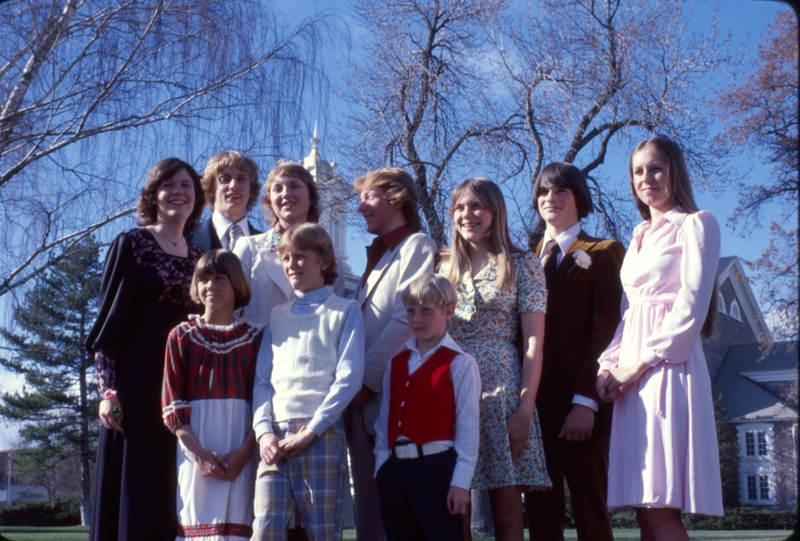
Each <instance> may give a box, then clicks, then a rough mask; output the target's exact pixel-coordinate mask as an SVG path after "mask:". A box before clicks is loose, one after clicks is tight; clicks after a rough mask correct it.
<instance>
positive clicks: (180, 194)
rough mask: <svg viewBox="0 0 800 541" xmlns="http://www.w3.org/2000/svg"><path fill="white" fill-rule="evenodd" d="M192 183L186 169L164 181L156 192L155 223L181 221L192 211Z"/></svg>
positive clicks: (193, 196) (193, 195)
mask: <svg viewBox="0 0 800 541" xmlns="http://www.w3.org/2000/svg"><path fill="white" fill-rule="evenodd" d="M194 198H195V193H194V182H193V181H192V177H191V176H190V175H189V173H188V172H187V171H186V169H180V170H179V171H178V172H177V173H175V174H174V175H172V176H171V177H169V178H168V179H166V180H164V181H163V182H162V183H161V184H160V185H159V186H158V189H157V190H156V204H157V206H158V208H157V214H156V215H157V221H158V222H163V221H166V220H173V219H178V218H180V219H183V220H186V218H188V217H189V215H190V214H191V213H192V211H193V210H194Z"/></svg>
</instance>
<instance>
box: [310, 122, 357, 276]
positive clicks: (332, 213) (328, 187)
mask: <svg viewBox="0 0 800 541" xmlns="http://www.w3.org/2000/svg"><path fill="white" fill-rule="evenodd" d="M309 141H310V142H311V151H310V152H309V153H308V156H306V157H305V158H303V166H304V167H305V168H306V169H308V172H309V173H311V176H312V177H313V178H314V182H315V183H316V184H317V192H318V193H319V206H320V209H321V210H322V216H320V219H319V225H321V226H322V227H324V228H325V231H327V232H328V235H330V236H331V240H333V247H334V249H335V250H336V253H337V254H338V255H339V257H340V258H341V259H342V262H343V263H344V266H345V268H344V269H341V270H342V272H346V273H347V272H350V269H349V266H348V265H347V220H346V215H347V204H346V200H347V196H348V195H349V186H348V185H347V184H346V183H345V182H344V179H343V178H342V175H340V174H339V172H338V171H337V170H336V164H335V162H331V163H328V162H327V161H325V159H324V158H323V157H322V156H321V155H320V153H319V144H320V143H321V142H322V140H321V139H320V138H319V137H317V123H316V122H315V123H314V135H312V136H311V138H310V139H309Z"/></svg>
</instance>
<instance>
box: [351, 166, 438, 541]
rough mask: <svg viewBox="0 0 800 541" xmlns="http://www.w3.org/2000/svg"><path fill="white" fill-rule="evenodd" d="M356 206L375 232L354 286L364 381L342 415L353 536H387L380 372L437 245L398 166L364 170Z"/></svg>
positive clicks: (366, 539) (403, 330) (375, 540)
mask: <svg viewBox="0 0 800 541" xmlns="http://www.w3.org/2000/svg"><path fill="white" fill-rule="evenodd" d="M353 187H354V188H355V191H356V192H357V193H358V194H359V197H360V198H361V204H360V205H359V206H358V211H359V212H360V213H361V215H362V216H363V217H364V220H365V221H366V225H367V231H369V232H370V233H372V234H373V235H376V237H375V240H374V242H373V243H372V245H370V246H369V247H367V268H366V270H365V271H364V275H363V276H362V278H361V282H360V283H359V285H358V289H357V290H356V302H358V304H359V306H361V314H362V316H363V318H364V337H365V348H364V352H365V353H364V382H363V385H362V386H361V390H360V391H359V392H358V394H356V396H355V398H353V401H352V402H351V403H350V407H348V408H347V412H346V431H347V446H348V448H349V451H350V462H351V465H352V468H353V483H354V485H355V499H356V539H357V540H358V541H381V540H382V539H385V535H384V531H383V524H382V522H381V512H380V504H379V501H378V486H377V484H376V483H375V479H374V478H373V474H374V471H375V455H374V454H373V449H374V448H375V421H376V420H377V418H378V412H379V410H380V399H381V390H382V386H383V375H384V372H385V370H386V365H387V364H388V363H389V359H391V358H392V357H393V356H394V354H395V353H397V350H398V349H399V348H400V347H401V346H402V345H403V344H404V343H405V342H407V341H408V340H409V339H410V338H411V337H412V336H414V334H413V333H412V332H411V329H410V328H409V326H408V318H407V317H406V307H405V305H404V304H403V300H402V298H401V294H402V292H403V290H404V289H405V288H406V287H407V286H408V284H410V283H411V282H412V281H413V280H414V279H415V278H417V277H419V276H422V275H423V274H426V273H429V272H433V261H434V256H435V254H436V243H435V242H434V240H433V239H432V238H430V237H429V236H428V235H425V234H424V233H421V232H420V229H422V224H421V223H420V219H419V211H418V203H417V201H418V198H417V190H416V187H415V186H414V180H413V179H412V178H411V176H410V175H409V174H408V173H407V172H405V171H404V170H403V169H400V168H399V167H389V168H384V169H378V170H376V171H370V172H368V173H367V174H365V175H364V176H362V177H360V178H359V179H357V180H356V181H355V183H354V184H353Z"/></svg>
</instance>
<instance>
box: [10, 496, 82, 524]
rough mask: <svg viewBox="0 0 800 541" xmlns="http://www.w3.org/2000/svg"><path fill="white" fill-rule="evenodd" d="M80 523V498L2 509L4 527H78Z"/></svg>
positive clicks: (23, 504)
mask: <svg viewBox="0 0 800 541" xmlns="http://www.w3.org/2000/svg"><path fill="white" fill-rule="evenodd" d="M80 523H81V502H80V499H78V498H67V499H62V500H50V501H46V502H25V503H21V504H18V505H12V506H10V507H0V525H3V526H76V525H78V524H80Z"/></svg>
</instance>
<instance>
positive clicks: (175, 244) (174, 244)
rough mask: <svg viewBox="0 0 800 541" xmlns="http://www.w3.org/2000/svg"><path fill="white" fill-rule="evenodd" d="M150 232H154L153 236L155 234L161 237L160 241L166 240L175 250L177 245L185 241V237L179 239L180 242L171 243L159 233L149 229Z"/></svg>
mask: <svg viewBox="0 0 800 541" xmlns="http://www.w3.org/2000/svg"><path fill="white" fill-rule="evenodd" d="M150 231H152V232H154V233H155V234H157V235H158V236H159V237H161V238H162V239H164V240H166V241H167V242H169V243H170V244H172V246H173V247H175V248H177V247H178V245H179V244H180V243H182V242H183V241H185V240H186V237H181V240H179V241H178V242H172V241H171V240H170V239H169V237H167V236H165V235H164V234H162V233H161V232H160V231H156V230H155V229H150Z"/></svg>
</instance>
